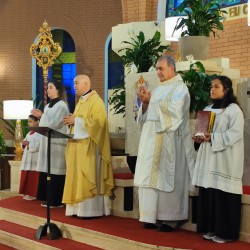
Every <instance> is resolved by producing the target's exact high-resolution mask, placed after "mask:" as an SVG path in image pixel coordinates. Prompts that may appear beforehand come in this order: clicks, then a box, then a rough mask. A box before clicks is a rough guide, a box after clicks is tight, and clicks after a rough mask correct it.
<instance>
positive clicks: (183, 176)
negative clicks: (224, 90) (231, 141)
mask: <svg viewBox="0 0 250 250" xmlns="http://www.w3.org/2000/svg"><path fill="white" fill-rule="evenodd" d="M189 105H190V97H189V92H188V89H187V86H186V85H185V84H184V83H183V81H182V78H181V77H180V76H179V75H177V76H175V77H174V78H172V79H170V80H168V81H166V82H164V83H162V84H161V85H160V86H159V87H157V88H156V89H155V90H154V91H153V93H152V96H151V100H150V103H149V106H148V109H147V112H145V113H144V114H142V111H141V108H140V110H139V116H138V119H139V122H140V123H142V124H143V129H142V133H141V138H140V145H139V151H138V158H137V163H136V170H135V178H134V185H135V186H138V187H139V207H140V208H139V209H140V221H144V222H150V223H155V222H156V220H166V221H171V220H184V219H187V218H188V191H189V177H191V176H192V172H193V167H194V159H195V154H194V149H193V143H192V140H191V134H190V128H189ZM188 172H189V173H188ZM163 200H164V202H162V201H163Z"/></svg>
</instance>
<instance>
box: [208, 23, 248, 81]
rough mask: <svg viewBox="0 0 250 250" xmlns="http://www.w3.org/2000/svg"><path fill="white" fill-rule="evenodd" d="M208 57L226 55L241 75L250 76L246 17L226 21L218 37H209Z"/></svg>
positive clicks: (232, 66)
mask: <svg viewBox="0 0 250 250" xmlns="http://www.w3.org/2000/svg"><path fill="white" fill-rule="evenodd" d="M210 44H211V46H210V50H209V57H227V58H229V59H230V67H231V68H236V69H239V70H240V74H241V77H250V63H249V61H250V27H249V26H248V25H247V18H241V19H237V20H232V21H227V22H225V23H224V32H220V33H219V38H215V39H214V38H212V37H211V39H210Z"/></svg>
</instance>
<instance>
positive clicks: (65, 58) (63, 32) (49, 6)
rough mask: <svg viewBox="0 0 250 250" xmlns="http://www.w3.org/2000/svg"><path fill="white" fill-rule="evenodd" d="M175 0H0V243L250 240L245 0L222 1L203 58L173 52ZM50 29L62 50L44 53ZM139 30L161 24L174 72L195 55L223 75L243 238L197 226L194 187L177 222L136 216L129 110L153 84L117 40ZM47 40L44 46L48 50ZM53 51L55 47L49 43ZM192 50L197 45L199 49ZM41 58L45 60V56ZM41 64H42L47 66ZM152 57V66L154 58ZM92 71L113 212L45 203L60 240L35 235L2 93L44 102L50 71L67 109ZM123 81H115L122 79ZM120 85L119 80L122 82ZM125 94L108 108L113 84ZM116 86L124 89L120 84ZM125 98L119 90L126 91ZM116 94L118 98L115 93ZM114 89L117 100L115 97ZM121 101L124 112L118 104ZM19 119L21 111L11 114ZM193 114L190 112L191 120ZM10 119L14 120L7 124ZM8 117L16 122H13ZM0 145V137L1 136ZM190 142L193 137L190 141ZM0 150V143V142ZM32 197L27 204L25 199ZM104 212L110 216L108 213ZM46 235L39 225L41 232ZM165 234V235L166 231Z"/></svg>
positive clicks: (107, 245)
mask: <svg viewBox="0 0 250 250" xmlns="http://www.w3.org/2000/svg"><path fill="white" fill-rule="evenodd" d="M181 2H182V0H120V1H119V0H108V1H98V0H92V1H87V0H72V1H67V0H53V1H49V0H43V1H38V0H22V1H20V0H1V1H0V30H1V39H0V88H1V91H0V103H1V106H0V118H1V120H0V131H2V132H1V134H0V142H1V137H2V139H3V140H4V141H5V144H6V147H7V152H5V157H4V158H0V249H3V250H4V249H76V250H77V249H89V250H91V249H108V250H109V249H110V250H111V249H114V250H115V249H127V250H128V249H131V250H135V249H137V250H139V249H141V250H142V249H159V250H160V249H183V250H184V249H197V250H206V249H215V250H216V249H236V248H237V249H239V250H241V249H242V250H244V249H245V250H246V249H249V247H250V157H249V152H250V63H249V61H250V11H248V1H247V0H219V1H217V2H218V4H219V5H220V6H221V8H222V10H225V11H226V12H227V13H226V14H225V18H224V20H223V26H224V30H223V31H221V30H219V31H218V32H217V35H216V36H213V35H211V34H210V36H209V37H208V40H209V50H208V55H207V57H206V58H205V59H198V60H196V56H195V57H191V58H190V57H185V58H183V56H181V55H180V44H179V42H178V39H177V40H171V39H167V38H171V36H173V34H174V33H173V32H172V34H170V35H169V36H170V37H167V31H168V29H172V30H173V24H172V26H171V25H169V26H166V25H167V22H166V20H167V19H168V18H170V17H172V16H175V15H177V14H176V13H175V11H176V8H177V6H178V5H179V4H181ZM45 28H48V30H47V31H49V33H50V32H51V33H50V34H51V35H52V39H53V42H55V43H57V44H60V46H61V51H60V53H59V54H58V55H56V56H55V57H54V58H52V59H51V58H49V60H51V64H48V61H41V62H40V65H39V63H38V62H39V60H40V59H41V58H39V57H38V56H37V50H36V49H34V46H35V45H36V44H37V43H38V41H39V35H41V34H42V33H41V32H42V30H43V29H45ZM139 32H143V34H144V35H145V39H146V40H147V39H150V38H152V36H153V35H154V34H155V32H159V34H160V38H159V43H161V45H164V46H167V47H169V48H170V49H171V50H169V51H168V52H167V54H169V55H171V56H172V57H173V58H174V59H175V60H176V70H177V71H187V70H189V68H190V65H191V64H192V63H193V62H196V61H200V62H201V63H202V64H203V66H204V67H205V70H206V73H207V74H209V75H212V74H218V75H226V76H228V77H230V78H231V79H232V82H233V89H234V92H235V93H236V95H237V98H238V100H239V102H240V105H241V107H242V110H243V113H244V118H245V130H244V144H245V149H244V154H245V160H244V173H243V195H242V219H241V228H240V239H239V241H237V242H233V243H230V244H226V246H222V245H223V244H221V245H220V244H219V246H218V245H214V244H212V243H211V242H204V240H202V239H200V237H199V236H197V234H196V232H195V231H196V223H195V221H196V218H195V216H194V213H195V212H194V210H195V206H196V196H197V193H196V192H197V190H196V191H194V192H193V193H192V192H190V195H189V201H190V206H189V219H188V221H186V222H185V223H184V224H183V225H182V226H181V229H180V231H177V232H171V233H170V234H169V236H168V234H165V235H164V234H161V233H160V234H159V233H157V232H152V231H148V230H144V229H143V228H142V227H141V225H140V223H139V221H138V218H139V208H138V193H137V192H138V190H137V187H135V186H133V175H134V172H135V164H136V157H137V154H138V145H139V139H140V133H139V132H138V130H137V124H136V121H135V118H136V116H137V111H138V109H137V108H138V106H137V103H135V102H136V101H135V96H136V88H138V86H139V85H140V84H149V86H150V87H152V88H154V87H155V85H154V84H156V83H157V76H156V74H155V71H151V72H150V71H148V72H142V71H141V72H138V69H136V72H134V73H133V72H132V73H131V71H132V68H131V69H128V67H127V66H126V67H124V65H123V62H122V55H123V54H122V52H121V50H124V48H126V46H127V45H126V43H124V41H131V40H129V39H131V37H132V35H137V34H139ZM46 48H47V47H46V46H45V47H44V51H42V50H41V53H42V52H44V53H45V54H46V53H47V51H46ZM51 50H52V51H53V53H55V54H56V49H54V48H53V49H51ZM196 50H199V49H196ZM42 60H43V59H42ZM45 64H46V65H47V66H46V68H45V66H44V65H45ZM152 66H153V65H152ZM79 74H85V75H87V76H89V77H90V79H91V83H92V89H94V90H96V91H97V93H98V94H99V95H100V97H101V98H102V99H103V101H104V103H105V107H106V112H107V116H108V123H109V132H110V144H111V153H112V167H113V172H114V178H115V190H114V195H113V197H112V201H111V211H112V213H111V216H107V218H101V219H100V220H93V221H92V220H89V221H88V220H77V219H76V218H66V216H64V210H63V209H59V208H58V209H54V210H53V209H51V220H52V221H53V223H55V224H57V225H58V227H59V228H60V230H61V231H62V237H61V238H60V239H56V240H51V239H50V238H49V237H44V238H43V237H42V239H41V240H37V239H35V238H34V235H35V234H36V230H37V228H39V225H41V224H42V223H44V222H45V220H46V216H48V214H46V209H44V208H42V207H40V203H39V202H38V201H32V202H31V203H29V204H27V202H26V203H25V202H24V201H23V200H21V198H20V196H19V194H18V188H19V183H20V159H17V160H15V159H14V156H15V155H14V144H15V141H14V133H15V123H11V124H12V127H11V128H9V127H8V125H7V127H6V124H7V123H6V122H5V119H4V110H3V102H4V101H6V100H32V102H33V106H34V107H41V108H43V107H44V105H45V103H46V101H47V92H46V86H47V83H48V79H54V78H55V79H60V80H62V81H63V83H64V87H65V89H66V92H67V102H68V105H69V109H70V111H71V112H73V111H74V108H75V105H76V103H77V101H78V99H77V97H76V94H75V92H74V82H73V80H74V78H75V76H76V75H79ZM121 84H122V88H121V87H120V86H121ZM125 87H126V88H125ZM116 88H118V89H119V88H120V91H123V92H122V93H123V94H124V95H126V102H125V101H124V103H123V104H122V105H123V106H122V107H123V109H122V110H120V111H119V110H118V112H115V107H114V106H115V104H116V102H115V101H113V102H112V101H111V100H112V97H113V96H114V90H115V89H116ZM118 93H121V92H118ZM123 97H124V96H123ZM119 98H120V99H119ZM121 98H122V97H121V96H118V99H119V100H118V101H120V100H121ZM125 108H126V113H125ZM16 119H19V118H16ZM192 122H193V121H191V120H190V124H191V128H192ZM13 124H14V125H13ZM13 126H14V127H13ZM0 146H1V144H0ZM192 146H193V145H192ZM0 153H1V151H0ZM30 204H31V205H30ZM109 217H111V218H109ZM45 234H46V233H45ZM163 235H164V236H163Z"/></svg>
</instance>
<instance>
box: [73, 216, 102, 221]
mask: <svg viewBox="0 0 250 250" xmlns="http://www.w3.org/2000/svg"><path fill="white" fill-rule="evenodd" d="M78 218H79V219H82V220H94V219H99V218H102V216H91V217H82V216H78Z"/></svg>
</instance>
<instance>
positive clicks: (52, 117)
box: [37, 101, 69, 175]
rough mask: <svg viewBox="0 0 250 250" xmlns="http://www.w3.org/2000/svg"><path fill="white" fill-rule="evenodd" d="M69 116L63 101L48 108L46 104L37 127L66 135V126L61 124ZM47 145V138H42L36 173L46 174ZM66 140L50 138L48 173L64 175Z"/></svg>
mask: <svg viewBox="0 0 250 250" xmlns="http://www.w3.org/2000/svg"><path fill="white" fill-rule="evenodd" d="M68 114H69V109H68V106H67V105H66V103H65V102H64V101H59V102H57V103H56V104H55V105H54V106H53V107H51V108H49V104H47V105H46V106H45V108H44V113H43V115H42V117H41V120H40V123H39V126H40V127H49V128H52V129H54V130H57V131H59V132H61V133H63V134H67V132H68V129H67V126H66V125H64V123H63V118H64V117H65V116H66V115H68ZM47 143H48V138H47V137H46V136H42V139H41V143H40V148H39V154H38V164H37V171H39V172H45V173H46V172H47ZM66 144H67V139H61V138H51V160H50V166H51V169H50V173H51V174H57V175H65V172H66V162H65V149H66Z"/></svg>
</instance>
